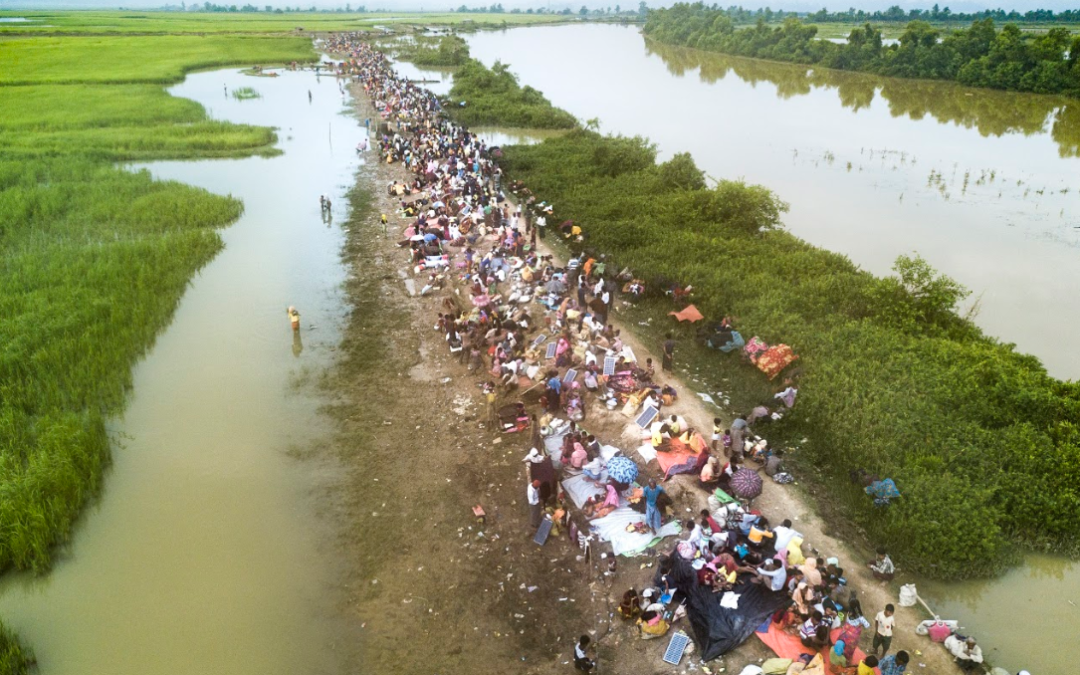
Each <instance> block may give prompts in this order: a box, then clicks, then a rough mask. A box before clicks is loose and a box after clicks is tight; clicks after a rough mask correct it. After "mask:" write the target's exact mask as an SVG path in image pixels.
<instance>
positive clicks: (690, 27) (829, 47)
mask: <svg viewBox="0 0 1080 675" xmlns="http://www.w3.org/2000/svg"><path fill="white" fill-rule="evenodd" d="M643 31H644V33H645V34H646V35H647V36H648V37H650V38H652V39H654V40H657V41H660V42H665V43H669V44H676V45H683V46H687V47H694V48H697V49H703V50H706V51H713V52H720V53H724V54H734V55H737V56H748V57H752V58H762V59H770V60H774V61H788V62H794V63H804V64H812V65H821V66H825V67H827V68H835V69H838V70H855V71H865V72H871V73H878V74H880V75H888V76H892V77H909V78H925V79H934V80H951V81H955V82H959V83H960V84H964V85H968V86H973V87H988V88H992V89H1004V90H1010V91H1024V92H1034V93H1040V94H1065V95H1068V96H1073V97H1080V36H1077V37H1073V36H1072V35H1071V34H1070V33H1069V31H1068V29H1066V28H1063V27H1054V28H1051V29H1050V30H1048V31H1047V32H1045V33H1042V34H1040V35H1027V34H1024V33H1023V32H1022V31H1021V30H1020V27H1019V26H1017V25H1016V24H1013V23H1009V24H1006V25H1005V26H1004V27H1003V28H1002V29H1001V30H1000V31H999V30H997V27H996V26H995V24H994V20H993V19H992V18H985V19H979V20H977V21H974V22H973V23H972V24H971V26H970V27H969V28H966V29H955V30H943V29H941V28H937V27H935V26H933V25H931V24H930V23H929V22H927V21H922V20H916V21H910V22H909V23H908V24H907V26H906V27H905V29H904V32H903V33H902V34H901V35H900V39H899V41H897V42H896V43H895V44H885V41H884V40H883V38H882V34H881V30H880V29H878V28H876V27H874V26H873V25H871V24H869V23H867V24H865V25H864V26H862V27H859V28H855V29H853V30H852V31H851V33H850V35H849V36H848V38H847V42H846V43H843V44H837V43H834V42H830V41H827V40H822V39H820V38H818V29H817V26H813V25H810V24H808V23H806V22H805V21H802V20H799V19H797V18H794V17H788V18H786V19H784V21H783V23H781V24H780V25H778V26H771V25H769V24H768V23H767V22H766V21H765V20H764V18H760V19H759V20H758V22H757V23H756V24H755V25H753V26H751V27H749V28H743V29H737V28H736V22H735V21H734V20H733V19H732V18H731V16H730V15H729V13H728V12H727V11H726V10H721V9H712V8H710V7H707V6H705V5H704V4H703V3H695V4H687V3H679V4H676V5H674V6H672V7H671V8H670V9H658V10H651V11H650V12H649V14H648V17H647V19H646V22H645V26H644V28H643Z"/></svg>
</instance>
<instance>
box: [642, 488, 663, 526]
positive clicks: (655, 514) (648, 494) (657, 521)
mask: <svg viewBox="0 0 1080 675" xmlns="http://www.w3.org/2000/svg"><path fill="white" fill-rule="evenodd" d="M643 492H644V493H645V524H646V525H648V526H649V529H651V530H652V531H653V533H659V532H660V528H661V527H662V526H663V518H662V517H661V515H660V508H659V507H658V506H657V505H656V503H657V500H659V499H660V495H661V493H663V492H664V488H662V487H659V486H658V485H657V484H656V479H655V478H650V479H649V487H647V488H645V489H644V490H643Z"/></svg>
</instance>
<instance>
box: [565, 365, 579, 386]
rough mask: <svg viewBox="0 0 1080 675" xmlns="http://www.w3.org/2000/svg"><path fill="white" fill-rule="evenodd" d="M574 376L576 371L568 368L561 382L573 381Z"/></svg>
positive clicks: (568, 382)
mask: <svg viewBox="0 0 1080 675" xmlns="http://www.w3.org/2000/svg"><path fill="white" fill-rule="evenodd" d="M575 377H577V371H576V370H574V369H573V368H571V369H570V370H568V371H566V375H564V376H563V379H562V381H563V384H570V383H571V382H573V381H574V378H575Z"/></svg>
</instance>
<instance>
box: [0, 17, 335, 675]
mask: <svg viewBox="0 0 1080 675" xmlns="http://www.w3.org/2000/svg"><path fill="white" fill-rule="evenodd" d="M64 16H66V17H70V18H71V20H72V21H73V22H79V21H84V22H88V23H89V22H91V21H92V20H90V19H89V18H88V17H87V16H85V15H83V14H82V13H72V14H70V15H64ZM95 16H97V14H95ZM51 20H52V19H50V21H51ZM56 20H57V21H60V20H61V18H57V19H56ZM94 20H96V19H94ZM84 25H85V24H84ZM315 58H316V55H315V53H314V51H313V50H312V47H311V41H310V38H307V37H282V36H274V37H251V36H236V35H232V36H230V35H213V36H207V37H202V36H195V35H169V36H134V35H132V36H80V37H58V36H48V37H22V38H18V39H4V38H3V37H0V317H2V318H0V569H9V568H16V569H31V570H37V571H40V570H44V569H46V568H48V567H49V565H50V562H51V560H52V555H53V550H54V548H55V546H56V545H57V544H59V543H61V542H63V541H64V540H65V539H66V538H67V537H68V536H69V534H70V532H71V528H72V525H73V523H74V522H75V521H76V519H77V518H78V517H79V514H80V513H81V511H82V509H83V507H84V506H85V504H86V503H87V502H88V500H90V499H92V498H93V497H94V495H95V494H96V493H97V492H98V490H99V488H100V485H101V479H102V475H103V472H104V469H105V467H106V466H107V465H108V462H109V439H108V437H107V435H106V432H105V419H106V418H107V417H108V416H110V415H114V414H116V413H118V412H120V411H121V410H122V408H123V406H124V403H125V400H126V396H127V393H128V391H129V390H130V387H131V371H132V367H133V366H134V364H135V362H136V361H137V360H138V359H139V358H141V357H142V356H143V355H144V354H145V353H146V352H147V350H149V349H150V347H151V346H152V345H153V342H154V340H155V338H156V336H157V335H158V333H159V332H160V331H161V330H163V329H164V328H165V326H167V325H168V322H169V320H170V319H171V317H172V314H173V312H174V311H175V309H176V307H177V305H178V304H179V302H180V298H181V296H182V295H183V292H184V289H185V288H186V286H187V284H188V282H189V280H190V279H191V277H192V275H193V274H194V273H195V272H196V271H197V270H198V269H199V268H201V267H202V266H203V265H205V264H206V263H207V262H209V261H210V260H211V259H212V258H213V257H214V255H216V254H217V252H218V251H219V250H220V249H221V247H222V241H221V238H220V237H219V235H218V233H217V228H219V227H221V226H224V225H227V224H228V223H230V222H231V221H233V220H235V219H236V218H237V217H238V216H239V215H240V213H241V212H242V209H243V205H242V204H241V203H240V202H239V201H237V200H236V199H233V198H231V197H221V196H218V195H213V194H211V193H209V192H206V191H204V190H201V189H198V188H194V187H190V186H187V185H182V184H180V183H175V182H162V181H155V180H153V179H152V178H151V177H150V175H149V173H147V172H145V171H144V172H131V171H127V170H125V169H123V168H121V167H119V166H117V162H126V161H132V160H153V159H185V158H203V157H220V156H245V155H251V154H255V153H264V154H265V153H272V152H276V150H275V149H274V143H275V141H276V137H275V135H274V132H273V131H272V130H271V129H267V128H262V127H253V126H247V125H234V124H228V123H223V122H218V121H214V120H211V119H210V118H209V117H208V115H207V113H206V111H205V110H204V109H203V107H202V106H201V105H199V104H197V103H195V102H193V101H188V100H183V99H178V98H173V97H172V96H170V95H169V94H168V93H167V92H166V91H165V90H164V88H163V86H162V85H165V84H169V83H174V82H178V81H180V80H182V79H183V76H184V74H185V73H187V72H190V71H193V70H197V69H204V68H211V67H218V66H227V65H251V64H255V63H259V64H272V63H284V62H288V61H293V60H297V61H311V60H314V59H315ZM31 658H32V657H31V656H30V654H29V652H28V651H23V650H22V648H21V647H20V645H19V644H18V642H17V641H16V640H15V639H14V638H13V637H12V636H10V634H9V633H7V632H6V631H4V630H3V628H2V626H0V675H3V674H5V673H22V672H25V671H26V668H27V666H28V663H29V661H30V659H31Z"/></svg>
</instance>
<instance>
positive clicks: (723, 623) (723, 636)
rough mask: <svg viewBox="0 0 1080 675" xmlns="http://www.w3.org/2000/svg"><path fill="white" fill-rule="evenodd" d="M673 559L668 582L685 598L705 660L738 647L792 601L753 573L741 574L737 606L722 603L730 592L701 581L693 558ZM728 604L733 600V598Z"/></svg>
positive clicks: (659, 574)
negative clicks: (754, 579) (758, 580)
mask: <svg viewBox="0 0 1080 675" xmlns="http://www.w3.org/2000/svg"><path fill="white" fill-rule="evenodd" d="M671 562H672V568H671V570H670V571H669V572H668V574H667V579H668V583H669V584H671V585H672V586H673V587H674V588H676V589H677V590H678V591H679V594H680V595H681V596H682V597H683V598H685V606H686V617H687V618H688V619H689V620H690V627H691V628H692V629H693V634H694V641H695V642H697V645H698V648H699V649H700V650H701V658H702V660H704V661H711V660H712V659H715V658H716V657H718V656H723V655H724V654H727V653H728V652H730V651H731V650H733V649H735V648H736V647H738V646H739V645H741V644H742V643H743V642H745V641H746V640H747V639H748V638H749V637H750V636H751V635H753V633H754V630H755V629H756V628H757V627H758V626H760V625H761V624H762V623H764V622H765V621H766V620H767V619H768V618H769V617H770V616H772V615H773V614H774V613H776V612H777V611H779V610H781V609H784V608H786V607H787V606H788V605H790V604H791V599H790V598H788V596H787V594H786V593H783V592H773V591H770V590H769V589H768V587H767V586H764V585H762V584H755V583H753V582H752V581H751V580H750V579H751V577H750V576H749V575H746V574H741V575H740V576H739V579H738V580H737V581H736V583H735V586H734V587H733V588H732V590H731V593H734V594H735V595H736V596H738V597H737V598H735V602H734V604H735V605H736V606H735V607H724V606H721V599H722V598H723V597H724V596H726V595H727V594H725V593H713V592H712V589H711V588H709V587H706V586H701V585H699V584H698V581H697V573H696V572H695V571H694V568H693V567H692V566H691V564H690V561H688V560H683V559H682V558H680V557H679V556H672V557H671ZM662 567H663V566H661V568H662ZM662 574H663V573H662V571H661V570H660V569H658V570H657V572H656V583H657V584H658V585H659V584H661V583H662V581H661V576H662ZM725 604H729V605H730V604H732V603H731V601H730V599H729V601H728V602H727V603H725Z"/></svg>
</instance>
